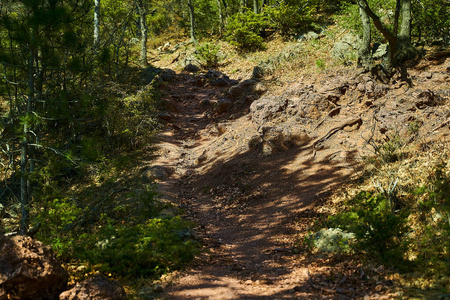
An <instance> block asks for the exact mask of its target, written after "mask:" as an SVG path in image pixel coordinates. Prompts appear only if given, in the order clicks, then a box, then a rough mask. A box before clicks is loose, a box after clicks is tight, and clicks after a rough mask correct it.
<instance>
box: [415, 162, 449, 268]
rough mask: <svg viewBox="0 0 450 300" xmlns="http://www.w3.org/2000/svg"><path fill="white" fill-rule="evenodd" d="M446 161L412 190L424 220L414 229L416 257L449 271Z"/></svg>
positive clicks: (418, 259) (447, 164)
mask: <svg viewBox="0 0 450 300" xmlns="http://www.w3.org/2000/svg"><path fill="white" fill-rule="evenodd" d="M449 166H450V164H449V163H442V164H440V165H438V166H437V167H436V168H435V170H434V172H433V174H432V175H431V176H430V182H429V183H428V184H427V185H424V186H422V187H420V188H417V189H416V190H415V191H414V194H415V195H416V196H418V197H420V198H419V200H418V211H419V213H420V214H421V215H422V221H423V222H424V224H423V225H422V226H420V228H419V230H418V232H417V237H418V238H417V240H416V245H415V246H416V251H417V261H419V262H421V263H422V264H424V265H427V268H429V269H430V270H434V271H437V272H439V273H442V272H444V273H447V274H449V273H450V265H449V261H450V257H449V253H450V176H449V173H446V172H445V170H446V168H447V170H448V167H449Z"/></svg>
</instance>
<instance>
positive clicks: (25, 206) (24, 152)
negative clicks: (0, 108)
mask: <svg viewBox="0 0 450 300" xmlns="http://www.w3.org/2000/svg"><path fill="white" fill-rule="evenodd" d="M36 31H37V30H35V29H34V28H33V30H32V35H31V43H30V61H29V65H28V97H27V105H26V111H25V122H24V125H23V131H22V134H23V138H22V143H21V145H20V207H21V214H22V219H21V221H20V233H21V234H22V235H25V234H27V232H28V224H29V216H30V213H29V204H30V203H29V194H28V190H29V188H28V187H29V182H28V176H29V174H28V144H29V141H28V131H29V128H28V117H29V116H30V114H31V111H32V103H33V101H34V60H35V50H34V40H35V36H36Z"/></svg>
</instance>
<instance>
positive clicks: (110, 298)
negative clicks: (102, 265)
mask: <svg viewBox="0 0 450 300" xmlns="http://www.w3.org/2000/svg"><path fill="white" fill-rule="evenodd" d="M59 299H60V300H126V299H127V294H126V293H125V290H124V288H123V287H122V286H120V285H119V284H117V283H116V282H114V281H111V280H108V279H107V278H106V277H104V276H103V275H101V274H95V275H94V277H92V278H89V279H87V280H85V281H83V282H80V283H77V284H76V285H75V287H73V288H72V289H71V290H68V291H65V292H64V293H62V294H61V295H60V296H59Z"/></svg>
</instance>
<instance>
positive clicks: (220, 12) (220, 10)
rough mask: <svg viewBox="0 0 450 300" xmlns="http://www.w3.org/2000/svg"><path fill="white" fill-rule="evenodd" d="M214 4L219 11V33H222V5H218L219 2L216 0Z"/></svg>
mask: <svg viewBox="0 0 450 300" xmlns="http://www.w3.org/2000/svg"><path fill="white" fill-rule="evenodd" d="M216 2H217V9H218V10H219V20H220V31H222V30H223V27H224V25H225V21H224V16H223V10H222V3H220V0H216Z"/></svg>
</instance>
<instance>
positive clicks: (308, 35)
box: [299, 31, 320, 41]
mask: <svg viewBox="0 0 450 300" xmlns="http://www.w3.org/2000/svg"><path fill="white" fill-rule="evenodd" d="M319 37H320V35H319V34H318V33H315V32H314V31H309V32H307V33H305V34H304V35H302V36H301V37H300V39H299V40H300V41H302V40H306V41H312V40H317V39H318V38H319Z"/></svg>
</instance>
